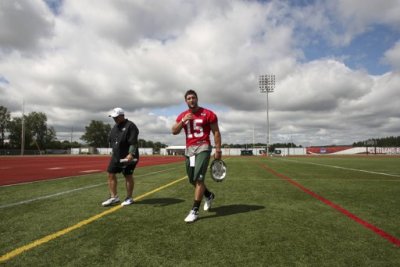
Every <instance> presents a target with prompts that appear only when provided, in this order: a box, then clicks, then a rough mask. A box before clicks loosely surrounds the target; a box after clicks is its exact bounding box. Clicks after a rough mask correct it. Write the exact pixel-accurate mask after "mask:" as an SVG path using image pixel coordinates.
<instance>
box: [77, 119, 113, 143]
mask: <svg viewBox="0 0 400 267" xmlns="http://www.w3.org/2000/svg"><path fill="white" fill-rule="evenodd" d="M110 131H111V126H110V124H105V123H103V122H102V121H95V120H92V121H91V122H90V124H89V126H86V127H85V134H84V135H82V137H81V139H82V140H83V141H85V142H86V143H87V144H88V145H90V146H94V147H108V146H109V144H108V135H109V133H110Z"/></svg>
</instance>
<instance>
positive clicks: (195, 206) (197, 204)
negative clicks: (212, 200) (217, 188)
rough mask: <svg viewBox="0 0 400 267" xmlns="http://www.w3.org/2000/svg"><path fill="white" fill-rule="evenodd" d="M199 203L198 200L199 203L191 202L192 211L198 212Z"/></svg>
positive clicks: (196, 201)
mask: <svg viewBox="0 0 400 267" xmlns="http://www.w3.org/2000/svg"><path fill="white" fill-rule="evenodd" d="M200 203H201V200H200V201H198V200H195V201H194V202H193V208H192V210H195V211H198V210H199V208H200Z"/></svg>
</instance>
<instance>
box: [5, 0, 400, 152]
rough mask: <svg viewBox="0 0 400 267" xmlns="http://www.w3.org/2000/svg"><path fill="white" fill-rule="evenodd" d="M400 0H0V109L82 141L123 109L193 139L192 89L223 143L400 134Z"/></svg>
mask: <svg viewBox="0 0 400 267" xmlns="http://www.w3.org/2000/svg"><path fill="white" fill-rule="evenodd" d="M399 14H400V0H385V1H377V0H352V1H346V0H330V1H323V0H315V1H312V0H301V1H297V0H292V1H289V0H288V1H284V0H275V1H251V0H246V1H245V0H242V1H240V0H236V1H235V0H218V1H215V0H198V1H196V0H193V1H189V0H158V1H156V0H150V1H149V0H96V1H82V0H64V1H62V0H46V1H43V0H1V1H0V105H1V106H5V107H6V108H7V109H8V110H9V111H11V115H12V117H16V116H21V114H22V107H23V106H24V110H25V114H27V113H29V112H32V111H37V112H44V113H45V114H46V115H47V118H48V125H49V126H53V127H54V128H55V130H56V132H57V136H58V139H59V140H64V139H66V140H70V139H71V136H72V138H73V140H77V141H80V140H79V138H80V137H81V135H82V134H83V131H84V129H85V126H87V125H89V123H90V121H91V120H101V121H104V122H106V123H110V124H111V123H112V121H111V120H110V118H108V117H107V114H108V112H109V110H111V109H112V108H113V107H116V106H119V107H122V108H124V109H125V110H126V113H127V117H128V118H129V119H131V120H133V121H134V122H135V123H136V124H137V125H138V127H139V129H140V132H141V134H140V138H143V139H146V140H153V141H160V142H163V143H166V144H168V145H182V144H184V137H183V135H181V136H173V135H172V134H171V133H170V129H171V126H172V124H173V122H174V120H175V118H176V116H177V115H178V114H179V113H180V112H181V111H183V110H184V109H185V108H186V106H185V104H184V98H183V95H184V92H185V91H186V90H187V89H195V90H196V91H197V92H198V96H199V101H200V105H201V106H203V107H207V108H210V109H212V110H214V111H215V112H216V113H217V115H218V117H219V123H220V128H221V132H222V138H223V143H246V142H247V143H252V142H253V140H254V141H255V142H264V143H265V140H266V132H267V115H266V113H267V112H266V110H267V108H266V107H267V98H266V94H262V93H260V90H259V88H258V79H259V75H262V74H274V75H275V77H276V86H275V91H274V92H273V93H270V94H269V96H268V97H269V125H270V133H271V135H270V142H271V143H277V142H285V143H286V142H294V143H296V144H297V145H303V146H309V145H331V144H336V145H340V144H352V143H353V142H355V141H362V140H366V139H369V138H380V137H386V136H398V135H400V16H399Z"/></svg>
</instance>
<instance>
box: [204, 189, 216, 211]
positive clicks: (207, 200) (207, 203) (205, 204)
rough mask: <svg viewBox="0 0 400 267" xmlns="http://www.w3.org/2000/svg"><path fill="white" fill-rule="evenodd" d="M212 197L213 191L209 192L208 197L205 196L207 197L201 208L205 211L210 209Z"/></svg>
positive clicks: (213, 196)
mask: <svg viewBox="0 0 400 267" xmlns="http://www.w3.org/2000/svg"><path fill="white" fill-rule="evenodd" d="M214 198H215V195H214V193H211V195H210V197H209V198H207V197H206V198H205V202H204V206H203V209H204V210H205V211H208V210H210V209H211V205H212V202H213V201H214Z"/></svg>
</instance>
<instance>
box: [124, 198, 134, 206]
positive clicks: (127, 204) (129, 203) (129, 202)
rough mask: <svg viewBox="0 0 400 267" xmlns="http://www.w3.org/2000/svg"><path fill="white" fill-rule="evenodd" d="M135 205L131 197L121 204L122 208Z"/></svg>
mask: <svg viewBox="0 0 400 267" xmlns="http://www.w3.org/2000/svg"><path fill="white" fill-rule="evenodd" d="M131 204H133V199H132V198H130V197H127V198H125V200H124V201H123V202H122V203H121V206H129V205H131Z"/></svg>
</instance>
